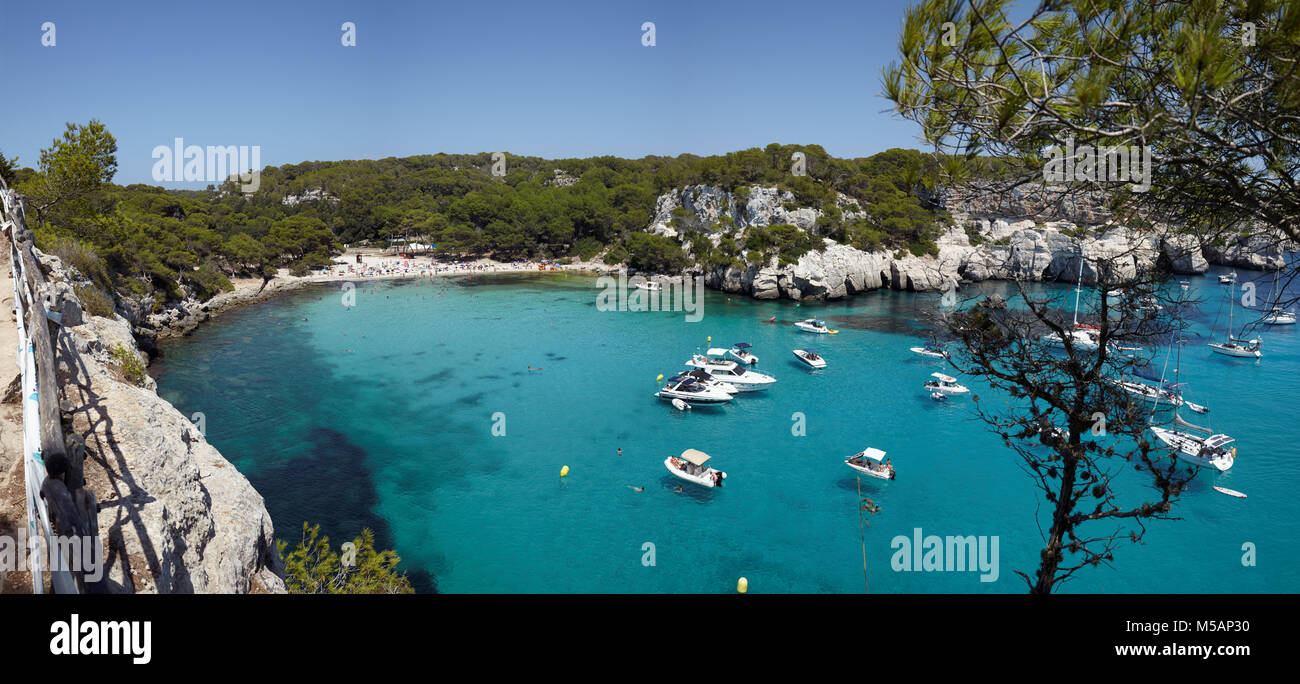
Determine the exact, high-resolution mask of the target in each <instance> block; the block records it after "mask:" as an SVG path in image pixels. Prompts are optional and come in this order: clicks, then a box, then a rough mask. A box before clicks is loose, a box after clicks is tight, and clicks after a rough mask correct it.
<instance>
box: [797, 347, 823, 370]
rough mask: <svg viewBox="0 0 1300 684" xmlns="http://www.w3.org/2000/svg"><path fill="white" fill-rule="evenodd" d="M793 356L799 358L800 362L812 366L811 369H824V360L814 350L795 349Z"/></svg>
mask: <svg viewBox="0 0 1300 684" xmlns="http://www.w3.org/2000/svg"><path fill="white" fill-rule="evenodd" d="M794 355H795V356H797V357H799V360H800V361H803V362H804V363H806V364H808V365H809V366H812V367H813V368H825V367H826V359H823V358H822V357H821V356H820V355H819V354H818V353H817V350H816V349H796V350H794Z"/></svg>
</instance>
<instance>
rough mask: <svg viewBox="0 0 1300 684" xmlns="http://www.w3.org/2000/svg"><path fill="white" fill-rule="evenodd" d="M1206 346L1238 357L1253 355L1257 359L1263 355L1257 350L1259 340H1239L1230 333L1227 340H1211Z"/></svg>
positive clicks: (1226, 354)
mask: <svg viewBox="0 0 1300 684" xmlns="http://www.w3.org/2000/svg"><path fill="white" fill-rule="evenodd" d="M1206 346H1208V347H1209V348H1210V349H1213V350H1214V351H1216V352H1218V353H1220V354H1223V355H1224V356H1235V357H1238V358H1249V357H1252V356H1253V357H1255V358H1257V359H1258V358H1259V357H1261V356H1263V354H1262V353H1260V351H1259V340H1239V339H1237V338H1235V337H1233V336H1231V335H1229V336H1228V341H1227V342H1211V343H1209V344H1208V345H1206Z"/></svg>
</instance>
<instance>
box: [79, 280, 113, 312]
mask: <svg viewBox="0 0 1300 684" xmlns="http://www.w3.org/2000/svg"><path fill="white" fill-rule="evenodd" d="M72 292H73V293H74V294H76V295H77V299H78V300H80V301H81V308H83V309H85V310H86V313H88V314H90V315H92V316H102V317H104V318H112V317H113V315H114V308H113V298H112V297H110V296H108V295H106V294H104V291H103V290H101V289H99V288H98V287H95V286H94V285H79V286H77V287H74V288H72Z"/></svg>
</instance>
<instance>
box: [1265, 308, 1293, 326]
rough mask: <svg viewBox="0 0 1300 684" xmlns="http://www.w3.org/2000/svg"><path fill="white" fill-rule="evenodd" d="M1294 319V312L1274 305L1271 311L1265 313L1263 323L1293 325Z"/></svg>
mask: <svg viewBox="0 0 1300 684" xmlns="http://www.w3.org/2000/svg"><path fill="white" fill-rule="evenodd" d="M1295 320H1296V316H1295V312H1292V311H1287V310H1286V309H1283V308H1282V307H1280V306H1275V307H1273V310H1272V311H1270V312H1268V313H1267V314H1265V316H1264V319H1263V323H1264V325H1295Z"/></svg>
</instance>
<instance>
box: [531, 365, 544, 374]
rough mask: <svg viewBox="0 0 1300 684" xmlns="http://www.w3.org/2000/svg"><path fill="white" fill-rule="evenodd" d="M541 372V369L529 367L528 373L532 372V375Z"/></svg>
mask: <svg viewBox="0 0 1300 684" xmlns="http://www.w3.org/2000/svg"><path fill="white" fill-rule="evenodd" d="M539 370H541V368H540V367H539V368H533V367H532V366H529V367H528V372H530V373H531V372H533V371H539Z"/></svg>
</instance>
